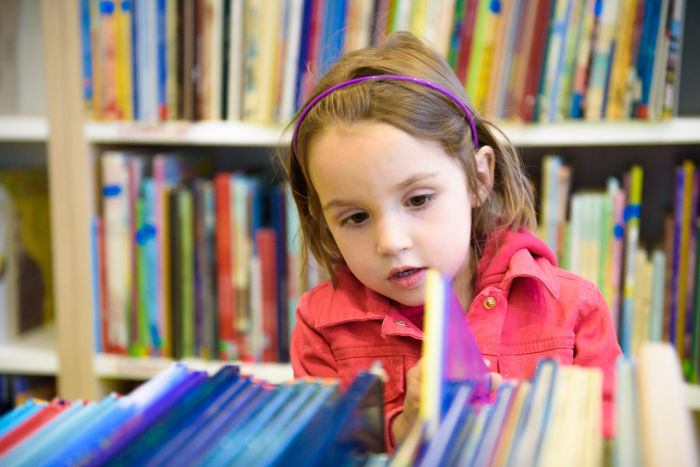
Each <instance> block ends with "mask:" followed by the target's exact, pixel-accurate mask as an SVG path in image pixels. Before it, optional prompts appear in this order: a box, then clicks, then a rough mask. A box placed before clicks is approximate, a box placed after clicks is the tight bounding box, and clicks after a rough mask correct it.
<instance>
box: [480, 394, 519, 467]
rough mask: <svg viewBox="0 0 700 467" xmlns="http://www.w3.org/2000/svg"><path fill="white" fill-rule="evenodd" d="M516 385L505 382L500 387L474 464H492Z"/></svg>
mask: <svg viewBox="0 0 700 467" xmlns="http://www.w3.org/2000/svg"><path fill="white" fill-rule="evenodd" d="M516 387H517V385H516V384H515V383H512V382H504V383H503V384H502V385H501V387H500V388H499V390H498V397H497V399H496V402H495V403H494V405H493V410H491V414H490V416H489V418H488V420H487V422H486V427H485V429H484V434H483V436H482V438H481V442H480V443H479V445H478V446H477V454H476V458H475V460H474V465H491V461H492V459H493V454H494V450H495V449H496V443H497V442H498V437H499V436H500V434H501V431H502V430H503V423H504V422H505V419H506V416H507V415H508V411H509V410H510V403H511V401H512V399H513V395H514V394H515V389H516Z"/></svg>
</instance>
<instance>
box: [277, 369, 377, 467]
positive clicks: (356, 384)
mask: <svg viewBox="0 0 700 467" xmlns="http://www.w3.org/2000/svg"><path fill="white" fill-rule="evenodd" d="M373 407H383V389H382V384H381V381H380V379H379V377H378V376H377V375H375V374H373V373H371V372H361V373H359V374H358V375H357V376H356V377H355V379H354V380H353V382H352V383H351V384H350V387H348V388H347V390H346V391H345V393H343V394H342V395H341V396H340V397H339V398H338V402H337V403H336V404H334V405H333V407H332V410H331V411H330V413H325V412H324V413H323V414H321V417H320V420H321V422H322V425H321V426H322V427H323V428H320V429H316V430H311V428H312V425H310V427H309V430H307V433H308V435H309V436H311V437H309V436H307V437H303V438H299V445H298V446H304V449H299V448H294V447H292V448H290V449H289V450H288V452H289V454H291V456H290V457H285V458H284V460H283V461H282V462H280V464H281V465H300V463H306V464H308V465H322V464H324V465H345V464H346V463H348V462H349V460H350V458H351V457H352V456H353V455H354V454H356V453H363V452H383V451H384V450H385V446H384V420H383V415H382V413H381V411H378V410H373V409H372V408H373ZM317 420H319V419H317ZM329 421H330V422H331V423H329ZM302 452H303V454H302ZM287 462H289V463H288V464H287Z"/></svg>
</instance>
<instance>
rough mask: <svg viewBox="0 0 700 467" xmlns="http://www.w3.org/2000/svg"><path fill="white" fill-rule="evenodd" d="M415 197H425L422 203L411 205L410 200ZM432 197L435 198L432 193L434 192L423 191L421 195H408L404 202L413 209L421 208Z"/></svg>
mask: <svg viewBox="0 0 700 467" xmlns="http://www.w3.org/2000/svg"><path fill="white" fill-rule="evenodd" d="M416 198H425V201H423V203H422V204H420V205H418V206H415V205H412V204H411V201H412V200H414V199H416ZM433 199H435V194H434V193H425V194H421V195H414V196H411V197H409V198H408V199H407V200H406V204H407V205H408V206H409V207H411V208H413V209H423V208H425V207H426V205H427V204H428V203H429V202H430V201H432V200H433Z"/></svg>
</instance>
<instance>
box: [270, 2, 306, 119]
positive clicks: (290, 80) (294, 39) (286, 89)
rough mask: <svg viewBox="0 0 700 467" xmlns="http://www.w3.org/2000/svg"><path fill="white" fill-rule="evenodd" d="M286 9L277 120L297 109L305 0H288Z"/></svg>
mask: <svg viewBox="0 0 700 467" xmlns="http://www.w3.org/2000/svg"><path fill="white" fill-rule="evenodd" d="M286 7H287V11H286V18H285V19H286V26H285V29H286V35H287V40H286V42H285V47H286V50H285V52H284V71H283V73H282V96H281V98H280V109H279V115H278V116H277V120H279V121H281V122H286V121H289V120H290V119H291V118H292V116H293V115H294V112H295V110H296V89H297V76H298V71H299V64H298V63H297V62H298V61H299V48H300V46H301V23H302V21H303V19H304V18H303V16H304V0H288V2H287V4H286Z"/></svg>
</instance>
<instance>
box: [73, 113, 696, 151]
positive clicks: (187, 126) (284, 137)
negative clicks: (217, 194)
mask: <svg viewBox="0 0 700 467" xmlns="http://www.w3.org/2000/svg"><path fill="white" fill-rule="evenodd" d="M497 125H498V126H499V128H501V129H502V130H503V132H504V133H505V134H506V135H507V136H508V138H510V140H511V141H512V142H513V143H514V144H515V145H516V146H518V147H555V146H624V145H666V144H700V117H681V118H674V119H670V120H664V121H658V122H648V121H643V120H624V121H605V120H601V121H585V120H571V121H565V122H558V123H544V124H524V123H513V122H497ZM84 131H85V138H86V139H87V141H88V142H90V143H93V144H148V145H150V144H162V145H188V146H254V147H256V146H259V147H274V146H284V145H287V144H289V141H290V139H291V135H290V134H289V132H284V127H283V126H282V125H271V126H266V125H256V124H252V123H244V122H237V121H202V122H183V121H179V122H163V123H148V124H145V123H139V122H88V123H86V124H85V128H84Z"/></svg>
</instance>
